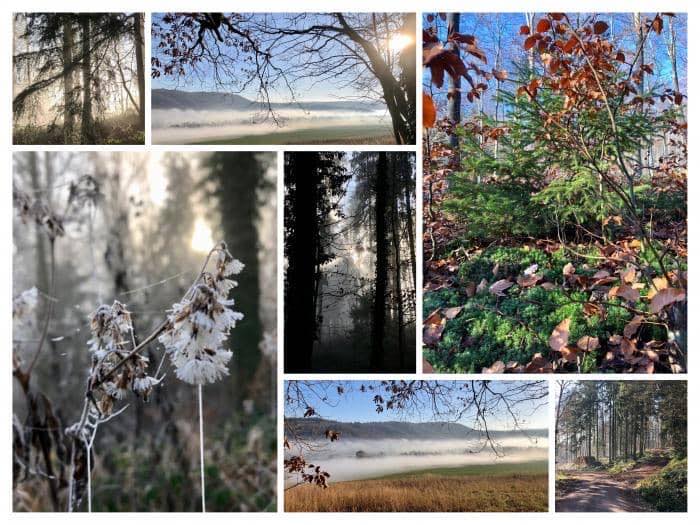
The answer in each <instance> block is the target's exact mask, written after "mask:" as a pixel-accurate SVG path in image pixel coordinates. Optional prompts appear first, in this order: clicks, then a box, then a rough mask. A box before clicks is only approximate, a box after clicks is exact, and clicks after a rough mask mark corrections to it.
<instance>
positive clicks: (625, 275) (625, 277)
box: [620, 266, 637, 284]
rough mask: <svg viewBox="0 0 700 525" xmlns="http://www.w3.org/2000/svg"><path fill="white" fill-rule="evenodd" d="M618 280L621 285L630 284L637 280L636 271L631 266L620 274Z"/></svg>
mask: <svg viewBox="0 0 700 525" xmlns="http://www.w3.org/2000/svg"><path fill="white" fill-rule="evenodd" d="M620 278H621V279H622V282H623V283H626V284H632V283H633V282H634V281H635V280H636V279H637V271H636V270H635V269H634V268H632V267H631V266H630V267H629V268H627V269H626V270H624V271H622V272H620Z"/></svg>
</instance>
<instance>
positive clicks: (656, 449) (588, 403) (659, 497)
mask: <svg viewBox="0 0 700 525" xmlns="http://www.w3.org/2000/svg"><path fill="white" fill-rule="evenodd" d="M557 396H558V400H557V406H556V414H557V418H556V429H557V434H556V435H557V439H556V461H557V464H556V474H557V477H556V510H557V511H561V512H650V511H661V512H685V511H686V510H687V505H688V503H687V498H688V486H687V483H688V481H687V476H688V473H687V469H688V463H687V386H686V383H685V382H684V381H681V382H675V381H674V382H666V381H664V382H641V381H630V382H619V381H598V382H596V381H591V382H578V383H573V382H568V381H561V382H559V391H558V393H557Z"/></svg>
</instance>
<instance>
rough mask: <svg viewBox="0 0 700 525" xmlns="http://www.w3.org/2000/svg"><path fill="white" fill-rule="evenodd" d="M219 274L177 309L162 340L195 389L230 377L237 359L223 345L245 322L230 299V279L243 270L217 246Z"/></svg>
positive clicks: (203, 282)
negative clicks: (239, 325)
mask: <svg viewBox="0 0 700 525" xmlns="http://www.w3.org/2000/svg"><path fill="white" fill-rule="evenodd" d="M216 250H217V254H216V255H217V257H216V270H215V273H214V274H210V273H205V274H204V275H202V279H201V282H199V283H198V284H196V285H195V286H194V287H193V288H192V289H191V290H190V291H189V292H188V293H187V295H186V296H185V297H184V298H183V299H182V301H180V302H179V303H176V304H174V305H173V308H172V311H171V313H170V315H169V316H168V327H167V328H166V330H165V331H164V332H163V334H162V335H161V336H160V337H159V338H158V340H159V341H160V342H161V343H162V344H163V346H165V349H166V351H167V352H168V355H169V356H170V361H171V362H172V364H173V366H174V367H175V375H176V376H177V377H178V379H180V380H182V381H185V382H186V383H190V384H193V385H203V384H206V383H214V382H216V381H218V380H219V379H221V378H222V377H224V376H225V375H228V363H229V361H230V360H231V356H232V355H233V354H232V353H231V351H230V350H227V349H226V348H224V346H223V344H224V342H225V341H226V339H227V338H228V334H229V332H230V330H231V329H232V328H233V327H235V326H236V323H237V322H238V321H240V320H241V319H243V314H242V313H240V312H236V311H234V310H233V309H232V308H230V307H232V306H233V304H234V302H233V300H232V299H227V296H228V292H229V291H230V290H231V289H232V288H234V287H235V286H236V284H237V283H236V282H235V281H232V280H230V279H228V277H229V276H231V275H234V274H238V273H240V272H241V271H242V270H243V263H241V262H240V261H238V260H236V259H234V258H233V257H231V254H230V253H229V252H228V251H227V250H226V245H225V244H223V243H221V244H219V245H218V246H217V248H216Z"/></svg>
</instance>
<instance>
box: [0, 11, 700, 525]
mask: <svg viewBox="0 0 700 525" xmlns="http://www.w3.org/2000/svg"><path fill="white" fill-rule="evenodd" d="M8 4H9V5H8ZM698 5H700V4H699V3H697V2H690V1H674V0H657V1H647V0H642V1H633V0H618V1H617V2H614V3H613V2H611V1H610V0H607V1H601V0H590V1H585V2H583V1H578V2H573V1H570V0H561V1H552V0H524V1H523V0H521V1H516V0H490V1H489V2H476V1H474V0H459V1H455V0H441V1H436V0H432V1H422V2H421V1H416V0H381V1H380V0H374V1H369V0H355V1H346V0H338V1H335V2H332V3H329V2H328V1H327V0H326V1H325V2H321V1H318V0H312V1H304V2H298V3H297V4H293V5H290V4H289V3H288V2H283V1H280V0H278V1H270V0H257V1H256V2H255V3H254V4H252V5H251V4H250V3H242V2H224V1H221V0H216V1H208V0H204V1H199V2H195V1H194V0H170V1H168V2H164V1H161V0H152V1H148V2H132V1H108V2H102V3H99V4H95V3H94V2H89V1H86V0H72V1H70V0H66V1H63V2H61V3H58V2H56V1H53V2H51V1H46V0H40V1H37V0H26V1H23V2H14V3H12V2H8V3H6V4H5V5H3V10H2V17H1V18H0V27H2V28H4V29H5V31H4V32H2V36H0V38H1V39H2V55H1V57H0V63H1V64H2V71H4V72H5V74H4V75H1V78H2V80H1V81H0V101H2V103H1V107H2V108H3V119H4V120H5V124H4V126H2V135H1V137H2V142H1V143H0V144H2V148H1V150H0V151H1V154H2V159H3V162H2V164H0V165H1V166H3V167H4V168H5V169H4V170H3V173H2V175H0V196H1V198H2V199H3V201H2V206H1V207H0V210H1V211H0V214H2V218H1V220H0V233H1V234H2V238H1V240H0V242H2V245H1V246H3V247H6V248H5V249H8V248H7V247H11V246H12V182H11V173H12V152H14V151H31V150H34V151H95V150H100V151H173V150H176V151H276V152H277V167H278V183H277V206H278V208H277V228H278V229H277V266H278V273H277V282H276V285H277V297H278V304H277V316H278V319H277V328H278V341H279V348H280V352H281V351H282V346H283V343H282V342H283V334H282V324H283V306H282V299H283V297H284V290H283V278H282V272H283V242H284V239H283V230H282V223H283V203H284V199H283V194H284V193H283V191H284V190H283V173H282V170H283V153H282V152H284V151H309V150H319V149H323V150H339V151H358V150H365V151H369V150H374V151H381V150H384V151H415V152H416V166H417V171H418V173H417V176H416V226H417V234H416V244H417V246H416V250H417V264H418V265H419V267H421V268H422V262H423V255H422V232H423V225H422V189H421V188H422V186H421V184H420V180H421V177H420V172H421V167H422V157H423V150H422V147H421V140H420V134H417V137H418V141H417V144H416V146H415V147H409V146H325V145H324V146H244V145H230V146H164V145H149V144H150V140H151V131H150V123H151V113H150V110H149V111H147V114H146V130H145V136H146V145H144V146H12V145H11V143H12V105H11V104H12V94H11V83H10V79H11V78H12V53H11V49H12V24H11V13H12V12H16V11H75V12H79V11H136V10H138V11H145V12H146V16H145V23H146V24H147V27H148V25H150V14H151V13H152V12H160V11H191V10H192V8H193V7H197V8H198V9H199V10H202V11H259V12H264V11H267V12H275V11H276V12H280V11H328V10H331V9H332V10H344V11H401V12H406V11H415V12H416V13H417V17H416V20H417V22H418V24H417V26H418V27H417V29H416V36H417V42H419V41H420V40H418V39H419V38H420V25H421V24H420V22H421V19H422V17H421V13H422V12H435V11H461V12H494V13H495V12H521V11H536V12H548V11H574V12H575V11H608V12H609V11H642V12H651V11H660V10H661V11H672V12H673V11H675V12H688V13H689V16H688V23H689V26H688V27H689V30H688V48H689V49H692V51H691V52H690V53H689V64H688V85H689V93H688V95H689V106H688V110H689V117H688V118H689V122H690V127H689V137H688V140H689V145H690V147H689V150H690V151H691V154H690V159H689V161H690V169H689V173H690V174H691V175H690V176H689V181H688V183H689V184H688V202H689V206H688V208H689V209H688V219H689V225H690V227H689V246H690V250H689V252H690V254H689V265H690V274H691V277H690V283H689V296H690V297H691V299H690V301H689V303H688V308H689V310H688V313H689V316H688V317H689V319H693V320H695V319H700V309H698V308H697V307H696V301H695V300H694V299H693V298H694V297H695V296H696V295H697V293H700V292H698V291H696V290H700V286H698V285H696V280H695V276H696V274H698V265H697V264H696V261H695V254H696V250H695V246H696V245H697V244H698V242H700V238H699V235H698V234H697V233H696V228H697V226H698V214H699V213H700V201H699V199H700V195H698V190H697V186H698V183H697V182H696V180H695V178H694V177H693V175H692V174H693V173H694V171H693V167H694V166H695V165H696V164H697V163H696V162H695V152H697V151H700V149H697V150H696V149H695V148H694V147H693V146H700V144H699V143H698V140H697V139H696V136H697V134H696V133H695V125H694V123H696V122H700V120H699V119H698V112H697V111H696V109H695V108H696V107H697V106H696V102H695V97H696V96H699V97H700V92H698V90H697V89H695V87H696V85H697V79H698V72H697V67H696V66H697V64H696V60H695V52H696V51H698V50H700V43H699V42H698V40H699V38H700V36H699V35H698V34H697V33H695V32H694V31H692V30H691V27H692V29H695V16H700V8H697V7H696V6H698ZM145 45H146V50H147V51H148V53H149V56H150V48H151V35H150V31H148V30H147V31H145ZM416 47H417V49H416V58H417V60H420V55H421V50H420V46H416ZM418 63H420V62H418ZM691 64H692V65H691ZM417 78H418V79H420V78H421V75H418V76H417ZM150 85H151V84H150V77H149V78H148V79H147V81H146V88H147V89H146V92H147V96H146V102H147V107H148V108H150ZM421 92H422V87H421V82H420V81H419V82H417V86H416V94H417V114H418V115H419V120H420V115H421V112H422V97H421ZM417 127H418V124H417ZM11 253H12V251H11V248H10V251H9V252H7V255H5V256H4V257H2V258H1V259H0V283H1V286H2V300H1V301H0V326H1V327H2V328H3V329H4V330H2V332H3V333H4V334H5V335H4V337H5V338H6V339H5V341H7V340H8V338H9V337H10V336H9V334H10V333H11V331H12V327H11V314H10V302H11V301H10V299H11V297H12V257H11ZM417 280H418V282H417V283H416V291H417V294H416V308H417V314H419V315H420V314H421V306H420V305H421V301H422V272H419V275H418V276H417ZM688 332H689V333H688V337H689V341H690V344H689V348H690V349H691V351H690V357H689V364H688V369H689V370H690V373H689V374H684V375H682V376H676V377H670V376H656V377H653V378H652V377H648V378H647V377H642V376H635V377H632V376H619V375H618V376H610V375H605V374H590V375H586V376H576V377H574V376H567V377H552V376H550V377H546V378H544V377H542V376H540V375H534V374H523V375H519V376H507V377H505V376H504V377H498V378H491V379H499V380H504V381H516V380H523V379H528V380H532V379H548V380H549V390H550V393H549V401H550V403H549V413H550V427H549V428H550V432H549V444H550V451H549V459H550V462H549V488H550V493H549V502H550V510H549V512H548V513H524V514H503V513H471V514H463V513H453V514H446V513H419V514H409V513H393V514H391V513H387V514H373V513H366V514H362V515H359V516H356V515H353V514H330V515H328V514H306V513H301V514H296V513H282V511H283V492H284V491H283V474H282V452H281V451H282V435H283V430H282V424H281V421H282V418H283V412H284V393H283V388H282V385H283V381H284V379H300V378H308V377H312V376H311V375H303V374H302V375H299V374H295V375H291V374H290V375H287V376H284V375H283V366H284V360H283V357H282V354H281V353H280V354H279V355H278V379H277V402H278V425H277V437H278V480H277V488H278V512H277V513H264V514H263V513H259V514H253V513H218V514H217V513H208V514H182V513H174V514H168V513H150V514H136V513H121V514H105V513H103V514H100V515H99V518H98V519H99V520H100V521H103V522H105V523H107V522H108V523H121V522H122V521H123V520H124V519H129V518H132V517H133V518H135V519H144V520H148V522H149V523H156V524H160V523H163V524H168V525H179V524H185V523H188V522H191V521H192V520H196V521H197V522H198V523H202V522H204V521H206V522H211V523H231V522H233V523H236V522H238V521H242V522H245V523H282V524H297V523H299V524H301V523H304V524H305V525H315V524H319V525H320V524H322V523H326V522H327V521H328V520H329V519H331V520H333V521H334V522H336V523H357V522H359V521H360V520H361V521H362V522H364V521H368V520H382V521H383V522H385V523H401V524H402V525H403V524H408V525H410V524H419V523H420V524H423V523H425V520H429V521H430V522H431V523H432V522H437V521H438V520H439V521H440V522H445V523H465V522H466V521H469V522H470V523H479V524H481V523H484V524H486V523H488V524H493V525H497V524H501V523H508V524H512V523H523V524H524V523H542V522H548V523H549V522H551V523H561V522H564V521H567V522H568V521H577V522H581V523H583V521H584V520H585V521H588V520H591V519H595V520H596V521H597V522H598V521H599V520H601V519H602V520H603V522H605V523H607V522H617V523H633V522H636V521H638V520H641V521H649V520H655V521H656V520H664V521H666V520H669V521H677V520H687V519H689V518H690V517H692V516H693V515H697V514H698V509H699V508H700V507H699V505H698V504H697V502H696V501H695V496H698V495H700V493H699V492H698V490H697V488H698V484H697V475H696V472H697V468H696V467H695V461H696V456H697V454H696V453H695V452H694V450H693V449H692V447H691V449H690V450H689V464H690V465H691V469H690V471H689V480H688V482H689V489H690V490H689V498H688V500H689V501H688V505H689V513H687V514H655V513H648V514H596V515H592V514H591V513H579V514H570V513H568V514H555V513H554V446H553V445H554V435H553V428H554V425H553V422H554V403H553V400H554V385H555V383H554V382H555V381H556V380H557V379H586V380H588V379H590V380H637V379H643V380H649V379H654V380H662V381H667V380H671V381H674V380H683V379H687V380H689V385H688V396H689V406H693V405H694V403H693V401H695V400H697V394H698V389H697V385H696V384H695V383H696V382H697V381H698V379H693V378H694V377H695V378H697V377H698V375H699V374H698V371H696V370H694V365H696V366H700V365H698V364H697V363H700V361H699V360H698V359H695V358H693V355H694V354H693V352H694V351H695V348H694V345H695V344H696V342H697V341H698V337H697V327H696V326H695V325H694V324H693V323H692V322H690V323H689V327H688ZM421 336H422V327H421V323H418V322H417V323H416V367H417V373H418V375H419V376H420V377H421V378H424V379H444V380H453V379H454V380H468V379H483V376H481V375H478V374H457V375H445V374H422V348H421V344H420V341H421ZM0 353H2V355H3V359H4V360H5V361H4V362H5V366H4V367H3V373H4V374H6V375H5V377H6V381H5V387H4V391H3V392H2V393H0V405H1V406H2V412H1V414H2V417H1V418H0V421H5V422H6V424H7V426H6V427H4V431H1V432H0V436H1V441H0V450H1V451H3V462H2V471H0V478H1V479H2V484H0V504H1V505H2V506H1V507H0V510H1V511H2V514H4V515H6V516H8V517H9V519H11V520H13V521H16V522H22V523H30V524H31V523H45V522H48V521H49V520H50V521H51V522H52V523H69V522H76V523H77V522H85V523H88V522H92V521H93V520H94V519H95V517H94V516H91V515H88V514H86V513H79V514H72V515H68V514H54V513H42V514H20V513H12V512H11V509H12V480H11V467H10V460H11V457H10V450H11V443H12V430H11V425H9V421H10V418H11V413H12V381H11V380H10V370H11V361H10V360H11V356H10V348H9V345H8V344H7V343H5V344H2V345H0ZM406 376H407V374H346V375H344V374H324V375H323V376H320V375H313V377H314V378H315V379H320V378H321V377H322V378H323V379H328V380H340V379H342V380H348V379H357V380H369V379H374V380H376V379H380V378H381V379H402V378H405V377H406ZM693 412H694V410H690V413H689V416H690V417H689V423H688V439H689V442H690V443H694V439H696V438H697V437H698V435H699V434H698V428H697V417H695V414H694V413H693ZM0 427H2V425H0Z"/></svg>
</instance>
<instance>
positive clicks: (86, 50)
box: [80, 15, 95, 144]
mask: <svg viewBox="0 0 700 525" xmlns="http://www.w3.org/2000/svg"><path fill="white" fill-rule="evenodd" d="M90 16H91V15H81V17H80V31H81V39H82V45H81V51H82V55H83V56H82V72H83V110H82V115H81V125H80V143H81V144H92V143H93V142H95V135H94V129H93V123H92V64H91V57H90Z"/></svg>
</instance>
